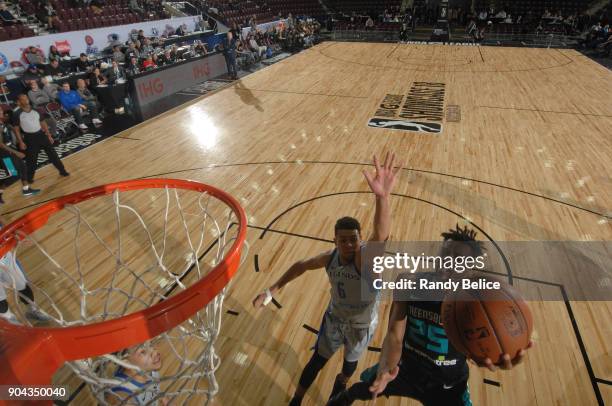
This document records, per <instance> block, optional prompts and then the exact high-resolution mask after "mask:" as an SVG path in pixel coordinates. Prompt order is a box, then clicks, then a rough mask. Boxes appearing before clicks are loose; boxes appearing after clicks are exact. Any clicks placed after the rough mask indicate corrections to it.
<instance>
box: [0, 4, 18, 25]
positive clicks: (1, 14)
mask: <svg viewBox="0 0 612 406" xmlns="http://www.w3.org/2000/svg"><path fill="white" fill-rule="evenodd" d="M0 20H1V21H2V23H4V24H6V25H13V24H17V23H18V22H19V21H18V20H17V19H16V18H15V16H14V15H13V14H12V13H11V12H10V11H9V9H8V8H7V7H6V3H5V2H0Z"/></svg>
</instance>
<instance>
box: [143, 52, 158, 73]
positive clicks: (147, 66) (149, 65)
mask: <svg viewBox="0 0 612 406" xmlns="http://www.w3.org/2000/svg"><path fill="white" fill-rule="evenodd" d="M155 68H157V65H156V64H155V62H153V57H152V56H151V55H149V56H147V59H145V60H144V61H143V62H142V69H143V70H151V69H155Z"/></svg>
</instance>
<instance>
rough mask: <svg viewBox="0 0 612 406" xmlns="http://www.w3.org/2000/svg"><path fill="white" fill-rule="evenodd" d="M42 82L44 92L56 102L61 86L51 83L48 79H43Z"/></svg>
mask: <svg viewBox="0 0 612 406" xmlns="http://www.w3.org/2000/svg"><path fill="white" fill-rule="evenodd" d="M40 82H41V83H42V85H43V92H45V93H46V94H47V96H49V97H50V98H51V99H52V100H56V99H57V93H58V92H59V85H57V84H56V83H49V80H48V79H47V78H41V79H40Z"/></svg>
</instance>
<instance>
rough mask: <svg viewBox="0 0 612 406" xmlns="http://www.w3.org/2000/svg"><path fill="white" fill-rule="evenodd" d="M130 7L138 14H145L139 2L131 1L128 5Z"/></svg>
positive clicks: (136, 0)
mask: <svg viewBox="0 0 612 406" xmlns="http://www.w3.org/2000/svg"><path fill="white" fill-rule="evenodd" d="M128 7H129V9H130V10H131V11H134V12H136V13H138V14H142V13H144V10H143V9H142V7H140V4H138V0H130V2H129V3H128Z"/></svg>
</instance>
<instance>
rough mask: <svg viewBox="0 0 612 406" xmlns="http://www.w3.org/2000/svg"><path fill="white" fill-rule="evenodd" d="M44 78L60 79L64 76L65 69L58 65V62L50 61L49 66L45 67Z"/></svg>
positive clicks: (55, 60)
mask: <svg viewBox="0 0 612 406" xmlns="http://www.w3.org/2000/svg"><path fill="white" fill-rule="evenodd" d="M44 74H45V76H52V77H61V76H65V75H66V71H65V69H64V68H63V67H62V66H61V65H60V63H59V60H57V59H51V62H50V63H49V65H47V66H45V69H44Z"/></svg>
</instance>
